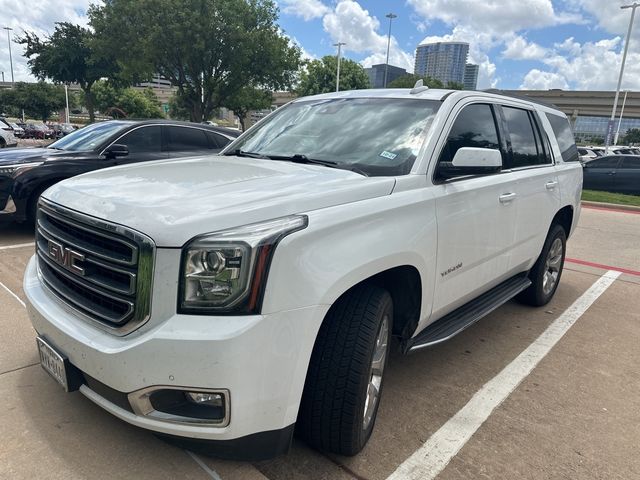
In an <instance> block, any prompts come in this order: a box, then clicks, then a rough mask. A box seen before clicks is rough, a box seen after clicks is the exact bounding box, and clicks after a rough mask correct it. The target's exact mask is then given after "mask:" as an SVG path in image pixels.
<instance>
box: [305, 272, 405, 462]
mask: <svg viewBox="0 0 640 480" xmlns="http://www.w3.org/2000/svg"><path fill="white" fill-rule="evenodd" d="M392 319H393V302H392V300H391V296H390V295H389V293H388V292H387V291H386V290H384V289H382V288H380V287H377V286H375V285H366V284H364V285H359V286H356V287H354V288H353V289H352V290H351V291H349V292H347V293H346V294H345V295H343V296H342V297H341V298H340V299H339V300H338V301H337V302H336V303H335V304H334V305H333V306H332V307H331V310H330V311H329V313H328V314H327V317H326V318H325V320H324V322H323V324H322V326H321V327H320V332H319V333H318V337H317V339H316V343H315V346H314V349H313V353H312V356H311V362H310V365H309V371H308V373H307V380H306V383H305V387H304V393H303V396H302V403H301V405H300V412H299V415H298V422H297V425H296V429H297V432H298V434H299V436H300V437H301V438H302V439H303V440H305V441H306V442H307V443H308V444H310V445H311V446H312V447H315V448H317V449H319V450H324V451H328V452H332V453H337V454H340V455H355V454H356V453H358V452H360V450H362V448H363V447H364V446H365V444H366V443H367V441H368V440H369V437H370V436H371V432H372V431H373V427H374V424H375V419H376V416H377V413H378V406H379V404H380V396H381V393H382V386H383V383H384V382H383V380H384V376H383V372H384V366H385V365H386V363H387V359H388V356H389V343H390V339H391V331H392V321H393V320H392ZM385 320H386V321H385ZM383 328H386V329H387V331H386V339H387V341H386V344H385V345H384V347H383V346H382V343H378V346H377V347H376V343H377V342H379V341H380V339H379V336H378V334H379V333H380V332H383V330H382V329H383ZM382 335H384V333H383V334H382ZM383 350H384V355H383V356H381V355H380V352H382V351H383ZM374 352H378V354H377V355H378V356H377V358H378V359H380V358H381V359H382V360H381V361H379V362H378V365H381V369H380V375H379V378H378V376H376V378H377V380H378V379H379V382H380V383H379V388H378V389H377V391H378V394H377V396H376V397H375V404H373V403H372V407H370V408H368V409H367V410H366V412H365V403H366V401H367V391H368V389H369V388H370V386H369V382H370V380H372V379H373V375H372V373H373V370H372V361H373V355H374ZM372 391H373V390H372ZM372 398H373V397H372ZM365 413H367V414H368V415H367V418H368V419H370V420H365ZM365 422H366V423H365Z"/></svg>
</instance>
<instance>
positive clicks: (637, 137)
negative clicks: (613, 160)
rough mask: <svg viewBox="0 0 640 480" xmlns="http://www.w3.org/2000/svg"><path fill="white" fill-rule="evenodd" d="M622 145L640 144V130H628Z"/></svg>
mask: <svg viewBox="0 0 640 480" xmlns="http://www.w3.org/2000/svg"><path fill="white" fill-rule="evenodd" d="M621 143H626V144H627V145H628V144H631V143H633V144H637V143H640V129H638V128H630V129H629V130H627V133H625V134H624V137H623V140H622V142H621Z"/></svg>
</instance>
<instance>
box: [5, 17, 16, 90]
mask: <svg viewBox="0 0 640 480" xmlns="http://www.w3.org/2000/svg"><path fill="white" fill-rule="evenodd" d="M4 29H5V30H6V31H7V43H8V44H9V64H10V65H11V86H13V83H14V80H13V58H11V33H10V32H11V30H13V28H11V27H4Z"/></svg>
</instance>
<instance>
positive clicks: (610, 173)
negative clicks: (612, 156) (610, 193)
mask: <svg viewBox="0 0 640 480" xmlns="http://www.w3.org/2000/svg"><path fill="white" fill-rule="evenodd" d="M615 174H616V172H615V171H613V172H609V173H607V175H615Z"/></svg>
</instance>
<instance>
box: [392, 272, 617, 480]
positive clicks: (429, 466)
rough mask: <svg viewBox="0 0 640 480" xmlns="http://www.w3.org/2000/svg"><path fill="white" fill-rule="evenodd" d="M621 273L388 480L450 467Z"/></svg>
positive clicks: (608, 276)
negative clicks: (500, 406) (467, 444)
mask: <svg viewBox="0 0 640 480" xmlns="http://www.w3.org/2000/svg"><path fill="white" fill-rule="evenodd" d="M620 273H621V272H616V271H612V270H609V271H608V272H607V273H605V274H604V275H603V276H602V277H600V278H599V279H598V280H596V282H595V283H594V284H593V285H592V286H591V287H590V288H589V289H588V290H587V291H586V292H585V293H583V294H582V296H581V297H580V298H578V299H577V300H576V301H575V302H573V305H571V306H570V307H569V308H567V309H566V310H565V311H564V313H562V315H560V316H559V317H558V318H557V319H556V320H554V322H553V323H552V324H551V325H549V327H547V329H546V330H545V331H544V332H543V333H542V334H541V335H540V336H539V337H538V338H537V339H536V340H535V341H534V342H533V343H532V344H531V345H529V346H528V347H527V348H526V350H524V351H523V352H522V353H521V354H520V355H518V356H517V357H516V358H515V360H513V361H512V362H511V363H510V364H509V365H507V366H506V367H505V368H504V369H503V370H502V371H501V372H500V373H499V374H498V375H496V376H495V377H494V378H492V379H491V380H489V381H488V382H487V383H485V384H484V386H483V387H482V388H481V389H480V390H479V391H478V392H476V394H475V395H474V396H473V397H472V398H471V400H469V403H467V404H466V405H465V406H464V407H462V409H461V410H460V411H459V412H458V413H456V414H455V415H454V416H453V417H452V418H450V419H449V421H447V423H445V424H444V425H443V426H442V427H440V429H439V430H438V431H437V432H435V433H434V434H433V435H432V436H431V438H429V439H428V440H427V441H426V442H425V443H424V445H422V447H420V448H419V449H418V450H417V451H416V452H414V453H413V455H411V456H410V457H409V458H407V459H406V460H405V461H404V462H403V463H402V464H400V466H399V467H398V468H397V469H396V471H395V472H393V473H392V474H391V475H390V476H389V477H388V478H387V480H413V479H415V480H418V479H420V480H428V479H433V478H435V477H436V476H437V475H438V474H439V473H440V472H441V471H442V470H444V468H445V467H446V466H447V465H448V464H449V462H450V461H451V459H452V458H453V457H455V456H456V455H457V454H458V452H459V451H460V449H462V447H464V445H465V444H466V443H467V441H469V439H470V438H471V436H472V435H473V434H474V433H475V432H476V431H477V430H478V428H480V426H481V425H482V424H483V423H484V422H485V420H487V418H489V415H491V412H493V410H494V409H495V408H496V407H498V406H499V405H500V404H501V403H502V402H503V401H504V400H505V399H506V398H507V397H508V396H509V395H510V394H511V392H513V391H514V390H515V389H516V387H517V386H518V385H519V384H520V383H521V382H522V380H524V379H525V378H526V377H527V376H528V375H529V374H530V373H531V371H532V370H533V369H534V368H535V367H536V365H538V363H539V362H540V360H542V359H543V358H544V357H545V356H546V355H547V353H549V351H550V350H551V349H552V348H553V346H554V345H555V344H556V343H557V342H558V341H559V340H560V339H561V338H562V337H563V335H564V334H565V333H567V331H568V330H569V329H570V328H571V326H572V325H573V324H574V323H575V322H576V321H577V320H578V319H579V318H580V317H581V316H582V314H583V313H584V312H586V311H587V309H588V308H589V307H590V306H591V305H592V304H593V302H595V301H596V300H597V299H598V297H599V296H600V295H602V294H603V293H604V292H605V290H606V289H607V288H609V286H610V285H611V284H612V283H613V282H614V280H615V279H616V278H618V276H620Z"/></svg>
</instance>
